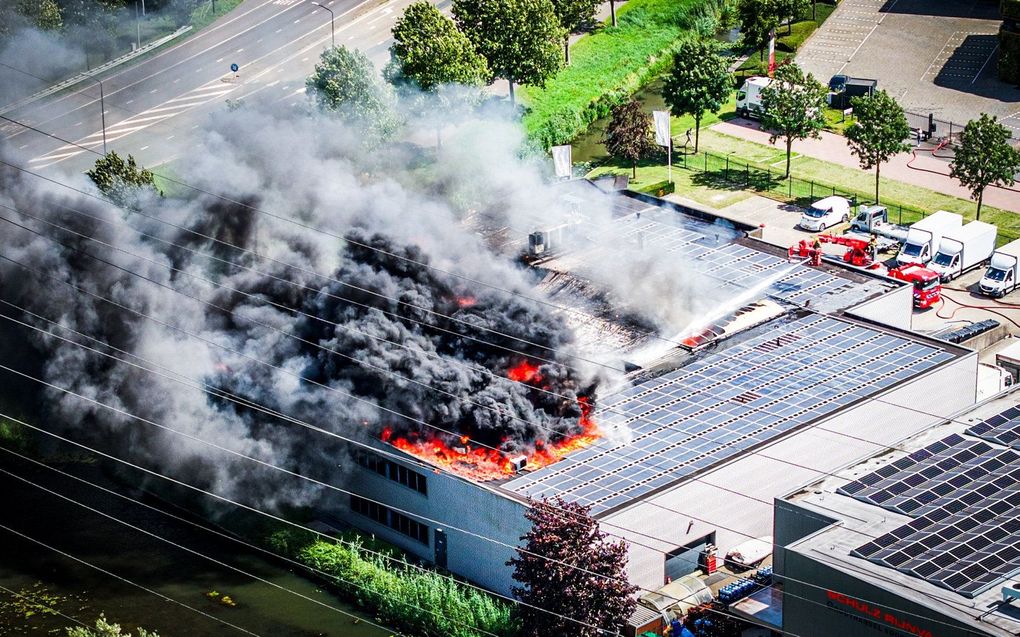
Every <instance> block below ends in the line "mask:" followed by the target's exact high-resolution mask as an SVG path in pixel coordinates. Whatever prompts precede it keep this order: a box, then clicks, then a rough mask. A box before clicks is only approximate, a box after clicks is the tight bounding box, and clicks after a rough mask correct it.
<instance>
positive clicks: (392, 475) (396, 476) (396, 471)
mask: <svg viewBox="0 0 1020 637" xmlns="http://www.w3.org/2000/svg"><path fill="white" fill-rule="evenodd" d="M355 460H357V462H358V464H360V465H361V466H363V467H365V468H366V469H368V470H369V471H374V472H376V473H378V474H379V475H381V476H383V477H384V478H389V479H390V480H393V481H394V482H397V483H399V484H402V485H404V486H405V487H407V488H409V489H414V490H415V491H417V492H418V493H420V494H422V495H428V486H427V484H426V478H425V476H424V475H422V474H420V473H418V472H417V471H414V470H412V469H408V468H407V467H405V466H403V465H399V464H397V463H396V462H393V461H390V460H384V459H383V458H380V457H379V456H377V455H375V454H374V453H364V452H359V453H358V454H356V455H355Z"/></svg>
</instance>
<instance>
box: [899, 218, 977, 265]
mask: <svg viewBox="0 0 1020 637" xmlns="http://www.w3.org/2000/svg"><path fill="white" fill-rule="evenodd" d="M962 225H963V217H961V216H960V215H958V214H956V213H955V212H946V211H945V210H939V211H938V212H934V213H932V214H930V215H928V216H927V217H925V218H924V219H921V220H920V221H918V222H917V223H915V224H914V225H912V226H910V230H909V231H908V232H907V240H906V241H904V242H903V247H902V248H900V253H899V254H897V255H896V262H897V263H899V264H900V265H906V264H908V263H920V264H921V265H924V264H925V263H928V262H929V261H931V258H932V257H933V256H935V253H936V252H937V251H938V249H939V243H940V242H941V241H942V237H943V236H944V235H945V234H946V233H947V232H950V231H952V230H955V229H957V228H959V227H960V226H962Z"/></svg>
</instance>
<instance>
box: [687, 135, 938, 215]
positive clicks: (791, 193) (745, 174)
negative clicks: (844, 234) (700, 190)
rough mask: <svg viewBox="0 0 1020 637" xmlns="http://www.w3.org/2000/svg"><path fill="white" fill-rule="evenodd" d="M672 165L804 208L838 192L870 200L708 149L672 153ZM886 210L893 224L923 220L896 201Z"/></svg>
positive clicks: (711, 183)
mask: <svg viewBox="0 0 1020 637" xmlns="http://www.w3.org/2000/svg"><path fill="white" fill-rule="evenodd" d="M674 157H675V160H674V163H673V165H674V167H676V168H681V169H687V170H691V171H693V172H695V173H698V174H697V175H695V176H694V177H693V181H694V183H695V184H697V185H700V186H706V187H709V188H712V187H716V188H726V189H732V188H739V189H743V190H754V191H755V192H758V193H759V194H761V195H763V196H765V197H768V198H770V199H775V200H777V201H783V202H786V203H791V204H795V205H798V206H801V207H807V206H809V205H811V204H812V203H813V202H815V201H817V200H818V199H821V198H823V197H829V196H832V195H840V196H842V197H846V198H847V199H849V200H850V201H852V202H855V203H866V202H871V201H873V200H874V198H875V197H874V195H875V193H874V192H873V191H872V192H870V193H869V192H864V191H860V190H853V189H847V188H843V187H840V186H836V185H835V184H827V183H824V182H820V181H814V180H811V179H801V178H799V177H795V176H793V175H791V176H790V177H789V178H786V179H784V178H783V171H782V170H780V169H775V168H770V167H768V166H766V167H759V166H755V165H753V164H750V163H747V162H744V161H739V160H736V159H733V158H732V157H731V156H730V155H717V154H715V153H711V152H705V151H702V152H699V153H698V154H697V155H687V154H686V153H676V154H675V155H674ZM882 203H883V205H885V206H886V207H887V208H888V209H889V216H890V220H895V221H896V223H913V222H915V221H917V220H919V219H923V218H924V216H925V215H926V214H927V211H925V210H921V209H919V208H912V207H910V206H904V205H902V204H899V203H889V202H882Z"/></svg>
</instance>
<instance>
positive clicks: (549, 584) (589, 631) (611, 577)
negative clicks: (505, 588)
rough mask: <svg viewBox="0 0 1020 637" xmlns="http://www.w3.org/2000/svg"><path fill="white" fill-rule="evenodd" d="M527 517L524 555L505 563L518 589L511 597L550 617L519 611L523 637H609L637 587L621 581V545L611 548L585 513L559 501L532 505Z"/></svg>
mask: <svg viewBox="0 0 1020 637" xmlns="http://www.w3.org/2000/svg"><path fill="white" fill-rule="evenodd" d="M526 515H527V518H528V520H529V521H530V522H531V525H532V526H531V530H530V531H528V533H527V534H526V535H524V536H523V537H522V538H521V540H523V542H524V547H523V550H519V551H518V556H517V557H515V558H513V559H511V560H510V561H509V562H508V563H507V564H508V565H510V566H513V567H514V573H513V578H514V580H515V581H517V582H520V583H521V586H520V587H515V588H514V589H513V592H514V595H516V596H517V597H518V598H519V599H520V600H522V601H524V602H526V603H528V604H532V605H534V606H538V607H540V608H543V609H545V610H547V611H549V612H542V611H541V610H538V609H535V608H530V607H528V606H521V607H519V612H520V615H521V624H522V635H525V636H526V637H538V636H540V635H541V636H544V635H579V636H581V637H603V635H604V634H606V633H607V632H608V633H609V634H614V632H615V631H616V630H618V629H619V628H620V627H621V626H622V625H623V623H624V622H625V621H626V620H627V618H628V617H629V616H630V614H631V613H633V612H634V606H635V600H634V598H633V595H634V593H635V592H636V591H637V587H635V586H632V585H631V584H629V583H628V582H627V579H626V575H625V567H626V564H627V546H626V544H625V543H624V542H622V541H620V542H611V541H610V540H609V539H608V536H607V535H606V534H605V533H603V532H602V531H601V530H600V529H599V525H598V522H597V521H596V520H595V519H594V518H592V517H591V509H590V508H589V507H586V506H584V505H581V504H575V503H570V502H566V501H564V500H563V499H562V498H559V497H557V498H555V499H553V500H541V501H539V502H535V503H534V505H533V506H532V508H531V509H530V510H529V511H528V513H527V514H526ZM557 615H563V616H566V617H568V618H572V619H574V620H576V621H570V620H569V619H564V618H561V617H558V616H557ZM586 624H587V625H586Z"/></svg>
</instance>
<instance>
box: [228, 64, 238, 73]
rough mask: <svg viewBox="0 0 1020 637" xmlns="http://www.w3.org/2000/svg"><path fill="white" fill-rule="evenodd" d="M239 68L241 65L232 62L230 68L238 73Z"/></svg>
mask: <svg viewBox="0 0 1020 637" xmlns="http://www.w3.org/2000/svg"><path fill="white" fill-rule="evenodd" d="M239 68H240V67H239V66H237V65H236V64H231V65H230V70H231V71H233V72H234V73H237V69H239Z"/></svg>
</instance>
